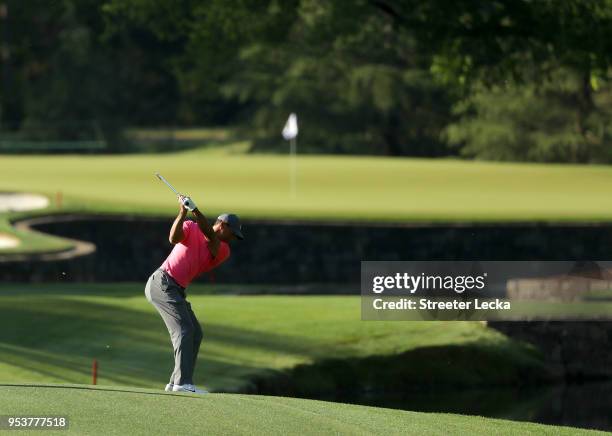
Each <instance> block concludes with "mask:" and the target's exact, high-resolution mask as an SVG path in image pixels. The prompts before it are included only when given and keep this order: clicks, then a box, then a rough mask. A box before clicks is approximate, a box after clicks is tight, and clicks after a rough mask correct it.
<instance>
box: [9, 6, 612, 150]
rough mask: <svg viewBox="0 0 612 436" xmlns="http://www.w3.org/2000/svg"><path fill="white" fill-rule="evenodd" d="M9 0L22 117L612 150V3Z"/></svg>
mask: <svg viewBox="0 0 612 436" xmlns="http://www.w3.org/2000/svg"><path fill="white" fill-rule="evenodd" d="M0 2H5V3H8V4H9V8H10V9H11V11H12V12H11V15H10V16H11V17H13V18H12V19H13V20H15V24H18V25H13V26H12V27H10V28H8V27H7V26H6V24H7V21H6V20H4V21H3V20H1V19H0V26H2V33H0V34H2V35H4V41H5V43H6V41H8V46H9V48H10V53H11V59H10V60H11V62H10V63H9V62H6V60H5V61H4V62H3V71H4V81H5V82H4V83H5V86H4V87H3V88H4V89H2V90H1V91H0V93H1V96H2V112H1V113H0V116H1V117H2V120H3V123H4V124H5V125H6V124H7V121H9V120H12V121H13V122H12V124H11V125H12V127H13V128H15V127H19V128H22V129H23V128H33V126H35V125H37V124H44V123H47V124H50V125H54V126H60V125H61V122H62V120H71V121H75V120H76V121H77V122H81V121H83V122H84V121H86V120H95V121H96V123H98V124H100V125H103V126H109V127H108V128H105V130H106V131H107V132H115V134H116V133H118V132H120V131H121V126H122V125H124V124H130V125H134V124H137V125H138V124H140V125H143V124H144V125H147V124H148V125H152V124H153V125H160V124H166V125H168V124H174V125H176V124H179V125H181V124H182V125H193V124H198V125H211V124H227V123H236V124H240V125H243V126H246V127H247V128H248V131H249V135H251V136H252V137H253V138H255V139H256V141H255V149H258V150H275V149H278V148H279V147H282V146H283V145H282V140H281V138H280V135H279V130H280V128H281V127H282V125H283V122H284V120H285V117H286V116H287V114H288V113H289V112H293V111H294V112H298V114H299V115H300V119H301V121H302V123H303V124H304V125H305V126H307V128H305V129H302V134H303V136H302V138H303V140H302V141H301V142H300V143H301V147H300V148H301V150H302V151H306V152H308V151H317V152H334V153H374V154H388V155H412V156H439V155H445V154H454V153H456V152H458V151H460V150H463V151H462V153H461V154H463V155H464V156H470V157H481V158H487V159H521V160H523V159H528V160H530V159H539V160H545V161H546V160H562V161H566V160H569V161H580V162H587V161H606V162H607V161H608V160H609V158H608V157H607V153H606V152H605V149H606V147H607V145H609V141H610V139H609V133H607V132H608V128H607V124H606V121H605V117H606V116H607V114H608V113H609V106H610V104H611V103H610V101H609V99H606V95H607V93H608V91H607V90H608V81H609V78H610V70H611V68H612V67H611V65H610V62H611V61H612V56H610V53H612V46H611V45H612V0H564V1H563V2H558V1H554V0H538V1H533V0H487V1H485V0H430V1H427V2H423V1H420V0H397V1H387V0H350V1H349V0H331V1H324V0H287V1H280V0H237V1H233V2H225V1H222V0H171V1H164V2H158V1H153V0H104V1H102V2H100V1H95V0H83V1H80V0H79V1H77V0H62V1H59V2H53V3H52V4H51V5H49V4H48V2H42V1H41V0H30V1H28V2H17V1H15V0H0ZM0 12H1V11H0ZM0 15H1V14H0ZM8 24H10V22H8ZM7 29H9V30H10V32H8V31H7ZM7 35H8V36H7ZM9 82H10V83H11V84H10V86H7V85H6V84H7V83H9ZM500 104H501V105H503V107H499V105H500ZM537 105H539V106H540V107H542V108H543V109H542V110H540V111H537V113H533V114H532V116H531V117H530V119H526V118H525V114H526V113H530V109H531V108H533V107H535V106H537ZM544 108H545V109H546V110H544ZM549 112H550V113H549ZM538 116H539V117H538ZM555 126H557V127H555ZM56 130H60V129H56ZM495 132H497V133H495ZM60 133H61V134H62V135H64V134H65V132H58V134H60ZM510 138H513V139H512V140H510ZM536 138H539V139H537V140H536ZM449 141H450V144H451V145H452V146H451V147H449V145H448V144H449ZM112 143H113V144H118V143H119V142H118V141H117V140H113V141H112ZM544 150H548V151H546V152H545V151H544Z"/></svg>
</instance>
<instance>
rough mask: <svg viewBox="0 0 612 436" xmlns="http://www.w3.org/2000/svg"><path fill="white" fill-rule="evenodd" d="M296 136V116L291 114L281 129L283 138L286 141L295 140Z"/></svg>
mask: <svg viewBox="0 0 612 436" xmlns="http://www.w3.org/2000/svg"><path fill="white" fill-rule="evenodd" d="M297 135H298V123H297V115H296V114H294V113H292V114H291V115H289V118H287V122H286V123H285V127H283V138H285V139H286V140H287V141H288V140H290V139H295V137H297Z"/></svg>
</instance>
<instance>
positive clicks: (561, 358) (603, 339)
mask: <svg viewBox="0 0 612 436" xmlns="http://www.w3.org/2000/svg"><path fill="white" fill-rule="evenodd" d="M488 325H489V327H492V328H494V329H496V330H499V331H501V332H502V333H504V334H506V335H507V336H509V337H511V338H513V339H516V340H520V341H524V342H527V343H530V344H533V345H534V346H535V347H536V348H538V349H539V350H540V351H541V353H542V355H543V357H544V360H545V362H546V364H547V366H548V367H549V368H550V370H551V372H552V373H553V374H554V375H555V377H557V378H562V379H565V380H568V381H581V380H589V379H603V378H610V377H612V322H601V321H590V322H561V321H531V322H522V321H521V322H509V321H504V322H489V323H488Z"/></svg>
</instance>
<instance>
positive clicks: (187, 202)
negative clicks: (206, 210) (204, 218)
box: [179, 195, 198, 212]
mask: <svg viewBox="0 0 612 436" xmlns="http://www.w3.org/2000/svg"><path fill="white" fill-rule="evenodd" d="M179 198H180V200H181V202H182V203H183V207H185V208H186V209H187V210H188V211H189V212H193V211H194V210H196V209H197V207H198V206H196V204H195V201H193V200H192V199H191V197H185V196H183V195H181V196H180V197H179Z"/></svg>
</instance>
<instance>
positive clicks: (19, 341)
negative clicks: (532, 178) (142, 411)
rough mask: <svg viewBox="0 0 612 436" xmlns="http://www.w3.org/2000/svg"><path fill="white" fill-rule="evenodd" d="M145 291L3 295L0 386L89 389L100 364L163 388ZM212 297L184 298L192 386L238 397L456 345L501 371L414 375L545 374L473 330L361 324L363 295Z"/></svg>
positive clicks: (130, 380) (526, 353) (159, 341)
mask: <svg viewBox="0 0 612 436" xmlns="http://www.w3.org/2000/svg"><path fill="white" fill-rule="evenodd" d="M143 288H144V283H136V284H122V285H112V284H110V285H109V284H106V285H77V284H72V285H68V284H65V285H62V284H57V285H55V286H46V285H1V286H0V382H9V383H21V382H44V383H49V382H63V383H66V382H67V383H89V382H90V368H91V363H92V359H93V358H96V359H97V360H98V361H99V365H100V372H99V382H100V383H101V384H106V385H131V386H140V387H151V388H160V387H163V385H164V384H165V383H166V382H167V379H168V377H169V374H170V372H171V367H172V366H173V356H172V350H171V345H170V339H169V336H168V332H167V331H166V329H165V326H164V324H163V322H162V320H161V317H160V316H159V315H158V313H157V312H156V311H155V310H154V308H153V306H151V305H150V304H149V303H148V302H147V301H146V299H145V297H144V292H143ZM206 290H207V287H206V286H204V285H194V286H193V287H191V288H190V294H189V301H191V305H192V307H193V310H194V312H195V313H196V315H197V316H198V318H199V320H200V323H201V325H202V328H203V331H204V342H203V344H202V349H201V353H200V356H199V363H198V367H197V369H196V374H195V381H196V383H198V384H203V385H205V386H206V387H207V388H209V389H212V390H216V391H236V390H241V389H244V388H245V387H247V386H249V385H250V383H251V381H252V379H253V377H254V376H259V375H262V374H266V373H267V372H268V371H270V370H279V369H290V368H293V367H295V366H296V365H300V364H310V363H313V362H318V361H321V360H325V359H362V358H366V357H368V356H384V355H397V354H399V353H403V352H407V351H410V350H418V349H423V350H433V351H437V352H439V353H443V352H444V347H456V346H461V345H471V346H473V347H476V348H477V349H478V350H479V351H480V352H481V353H482V354H483V355H485V356H491V358H492V359H495V360H496V361H500V362H503V365H479V366H482V368H480V367H479V368H475V367H474V368H473V367H472V366H471V365H472V364H467V365H462V364H461V362H459V364H458V366H457V367H453V364H454V362H453V361H452V359H451V360H449V359H446V360H440V363H443V365H438V364H436V365H434V364H432V363H431V362H430V361H429V360H428V359H421V360H423V361H419V360H418V359H417V360H416V361H415V362H412V363H411V365H415V366H413V368H417V367H418V366H417V365H421V366H422V367H423V371H422V374H428V376H429V377H431V378H432V379H435V378H436V374H438V378H439V377H443V375H444V374H448V373H449V368H452V369H453V371H452V373H453V377H454V380H456V381H458V382H461V381H462V380H463V381H465V382H466V383H469V384H471V385H473V384H477V383H489V382H491V383H495V382H506V383H508V382H510V383H512V382H513V381H514V380H516V379H517V373H516V371H517V368H519V367H521V368H523V369H525V368H527V369H529V368H532V369H534V370H537V368H538V364H539V360H538V357H537V356H536V355H535V354H534V353H533V352H532V350H531V349H528V348H527V347H523V346H520V345H519V344H517V343H515V342H513V341H511V340H509V339H508V338H507V337H506V336H504V335H502V334H500V333H499V332H496V331H494V330H492V329H489V328H487V327H486V326H484V325H483V324H481V323H478V322H363V321H361V317H360V299H359V297H357V296H355V297H353V296H326V297H295V296H291V297H283V296H211V295H203V292H205V291H206ZM424 355H427V356H431V353H430V352H428V353H424ZM442 356H444V354H442ZM449 356H450V353H449ZM446 357H448V356H446ZM460 357H461V356H459V357H458V359H459V358H460ZM449 365H450V366H449ZM432 371H433V373H432ZM435 371H438V372H437V373H435ZM419 373H420V372H419V371H417V370H415V371H414V374H419Z"/></svg>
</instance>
